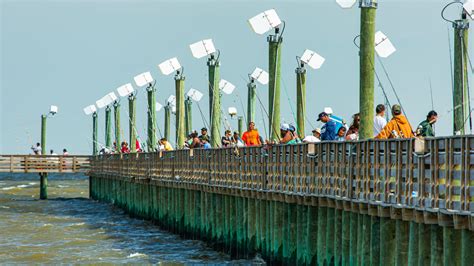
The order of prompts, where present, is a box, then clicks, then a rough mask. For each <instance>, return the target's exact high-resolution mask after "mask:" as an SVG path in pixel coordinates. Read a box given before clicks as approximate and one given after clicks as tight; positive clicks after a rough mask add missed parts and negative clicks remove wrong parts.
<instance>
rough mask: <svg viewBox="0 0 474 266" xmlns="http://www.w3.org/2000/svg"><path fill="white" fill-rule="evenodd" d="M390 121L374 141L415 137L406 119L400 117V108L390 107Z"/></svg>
mask: <svg viewBox="0 0 474 266" xmlns="http://www.w3.org/2000/svg"><path fill="white" fill-rule="evenodd" d="M392 116H393V117H392V119H391V120H390V122H388V123H387V125H386V126H385V127H384V128H383V129H382V131H381V132H380V133H379V134H378V135H377V136H376V137H375V138H376V139H394V138H413V137H415V135H414V134H413V131H412V129H411V126H410V123H409V122H408V120H407V118H406V117H405V116H404V115H402V108H401V106H400V105H398V104H395V105H393V106H392Z"/></svg>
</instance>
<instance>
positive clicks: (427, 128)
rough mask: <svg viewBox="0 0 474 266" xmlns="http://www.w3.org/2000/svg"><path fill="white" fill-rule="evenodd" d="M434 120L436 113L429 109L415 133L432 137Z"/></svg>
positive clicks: (436, 119) (436, 117)
mask: <svg viewBox="0 0 474 266" xmlns="http://www.w3.org/2000/svg"><path fill="white" fill-rule="evenodd" d="M436 121H438V113H436V111H434V110H431V111H430V112H429V113H428V115H427V116H426V120H423V121H422V122H421V123H420V125H419V126H418V130H417V135H418V136H422V137H434V136H435V132H434V130H433V124H434V123H436Z"/></svg>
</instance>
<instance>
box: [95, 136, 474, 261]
mask: <svg viewBox="0 0 474 266" xmlns="http://www.w3.org/2000/svg"><path fill="white" fill-rule="evenodd" d="M90 163H91V168H90V172H89V175H90V196H91V197H92V198H93V199H97V200H100V201H106V202H111V203H113V204H115V205H117V206H119V207H121V208H123V209H125V210H126V211H127V212H129V213H130V214H131V215H134V216H137V217H142V218H145V219H150V220H153V221H155V222H157V223H158V224H160V225H161V226H162V227H164V228H165V229H168V230H171V231H173V232H175V233H179V234H181V235H183V236H185V237H188V238H193V239H203V240H205V241H208V242H209V243H211V244H212V245H213V246H214V247H215V248H218V249H221V250H224V251H226V252H229V253H231V254H233V255H234V256H236V257H249V256H253V255H255V253H260V254H261V255H262V257H263V258H264V259H265V260H267V261H268V262H271V263H284V264H291V265H295V264H313V265H316V264H317V265H368V264H371V265H379V264H380V265H430V264H431V265H439V264H441V265H472V262H473V261H474V245H472V243H473V241H474V187H473V186H474V174H473V173H472V171H474V137H473V136H463V137H449V138H436V139H426V140H425V142H424V143H417V141H416V140H415V139H409V140H390V141H377V140H367V141H358V142H342V143H341V142H325V143H318V144H302V145H290V146H279V145H277V146H270V147H267V148H263V147H245V148H238V149H237V148H227V149H211V150H202V149H198V150H178V151H172V152H157V153H143V154H139V153H136V154H121V155H103V156H96V157H92V158H91V162H90Z"/></svg>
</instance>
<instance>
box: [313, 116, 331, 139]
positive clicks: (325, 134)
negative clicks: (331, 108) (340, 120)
mask: <svg viewBox="0 0 474 266" xmlns="http://www.w3.org/2000/svg"><path fill="white" fill-rule="evenodd" d="M317 121H321V122H323V123H324V126H323V127H322V128H321V140H322V141H324V140H335V139H336V122H334V121H333V120H332V119H330V118H329V115H328V114H327V113H325V112H322V113H320V114H319V116H318V120H317Z"/></svg>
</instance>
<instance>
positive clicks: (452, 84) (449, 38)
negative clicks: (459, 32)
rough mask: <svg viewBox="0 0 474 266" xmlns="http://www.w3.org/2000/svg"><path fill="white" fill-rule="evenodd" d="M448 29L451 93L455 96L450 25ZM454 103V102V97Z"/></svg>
mask: <svg viewBox="0 0 474 266" xmlns="http://www.w3.org/2000/svg"><path fill="white" fill-rule="evenodd" d="M446 29H447V32H448V46H449V66H450V67H451V73H450V74H451V75H450V76H451V92H452V93H453V95H454V76H453V75H454V71H453V58H452V54H453V50H452V48H451V37H450V35H451V32H450V31H449V26H448V24H446ZM453 101H454V97H453Z"/></svg>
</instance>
